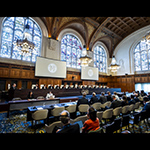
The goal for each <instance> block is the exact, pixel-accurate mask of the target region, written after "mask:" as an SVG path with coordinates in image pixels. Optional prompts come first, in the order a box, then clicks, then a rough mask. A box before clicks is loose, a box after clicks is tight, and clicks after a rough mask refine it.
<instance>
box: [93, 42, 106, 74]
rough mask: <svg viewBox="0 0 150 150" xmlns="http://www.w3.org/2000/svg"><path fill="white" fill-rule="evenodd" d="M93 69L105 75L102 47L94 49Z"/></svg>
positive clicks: (104, 59)
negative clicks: (95, 68)
mask: <svg viewBox="0 0 150 150" xmlns="http://www.w3.org/2000/svg"><path fill="white" fill-rule="evenodd" d="M93 54H94V67H97V68H98V69H99V71H100V72H104V73H106V65H107V62H106V59H107V58H106V52H105V49H104V47H103V46H102V45H97V46H95V47H94V51H93Z"/></svg>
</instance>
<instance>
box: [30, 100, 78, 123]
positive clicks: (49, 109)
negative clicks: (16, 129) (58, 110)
mask: <svg viewBox="0 0 150 150" xmlns="http://www.w3.org/2000/svg"><path fill="white" fill-rule="evenodd" d="M74 104H76V102H68V103H57V104H50V105H45V106H43V105H41V106H31V107H28V108H27V121H31V120H32V113H34V112H35V111H37V110H38V109H39V108H42V109H48V117H50V116H52V115H51V110H52V109H54V108H55V107H68V106H70V105H74Z"/></svg>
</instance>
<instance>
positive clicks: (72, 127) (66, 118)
mask: <svg viewBox="0 0 150 150" xmlns="http://www.w3.org/2000/svg"><path fill="white" fill-rule="evenodd" d="M60 121H61V122H62V124H63V128H62V129H58V130H57V131H56V133H80V128H79V124H78V123H74V124H70V114H69V112H68V111H67V110H63V111H62V112H61V114H60Z"/></svg>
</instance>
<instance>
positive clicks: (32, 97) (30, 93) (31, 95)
mask: <svg viewBox="0 0 150 150" xmlns="http://www.w3.org/2000/svg"><path fill="white" fill-rule="evenodd" d="M27 98H28V100H29V99H34V94H33V92H32V91H29V93H28V96H27Z"/></svg>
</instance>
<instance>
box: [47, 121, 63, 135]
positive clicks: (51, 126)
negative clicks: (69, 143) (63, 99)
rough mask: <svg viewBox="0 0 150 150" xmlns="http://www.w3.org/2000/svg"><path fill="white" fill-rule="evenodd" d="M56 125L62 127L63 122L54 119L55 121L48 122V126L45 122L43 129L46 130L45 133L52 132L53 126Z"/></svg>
mask: <svg viewBox="0 0 150 150" xmlns="http://www.w3.org/2000/svg"><path fill="white" fill-rule="evenodd" d="M55 126H56V127H60V128H62V127H63V124H62V123H61V121H56V122H53V123H52V124H50V125H49V126H48V125H47V124H45V130H46V133H52V132H53V130H54V128H55Z"/></svg>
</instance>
